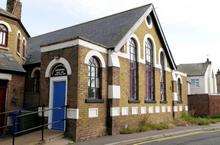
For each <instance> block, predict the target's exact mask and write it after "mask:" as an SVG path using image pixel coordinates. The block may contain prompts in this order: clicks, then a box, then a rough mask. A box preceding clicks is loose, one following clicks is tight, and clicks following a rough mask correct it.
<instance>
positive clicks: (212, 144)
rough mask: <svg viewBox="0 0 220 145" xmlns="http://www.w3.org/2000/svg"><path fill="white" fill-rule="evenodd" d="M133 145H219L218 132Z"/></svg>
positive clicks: (197, 133)
mask: <svg viewBox="0 0 220 145" xmlns="http://www.w3.org/2000/svg"><path fill="white" fill-rule="evenodd" d="M134 145H220V131H205V132H195V133H191V134H187V135H179V136H173V137H165V138H160V139H156V140H151V141H142V142H139V143H136V144H134Z"/></svg>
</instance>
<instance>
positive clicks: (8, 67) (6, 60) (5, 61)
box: [0, 52, 25, 73]
mask: <svg viewBox="0 0 220 145" xmlns="http://www.w3.org/2000/svg"><path fill="white" fill-rule="evenodd" d="M0 70H4V71H13V72H21V73H24V72H25V70H24V68H23V67H22V65H20V64H18V63H17V61H16V60H15V59H14V58H13V56H12V54H11V53H7V52H1V53H0Z"/></svg>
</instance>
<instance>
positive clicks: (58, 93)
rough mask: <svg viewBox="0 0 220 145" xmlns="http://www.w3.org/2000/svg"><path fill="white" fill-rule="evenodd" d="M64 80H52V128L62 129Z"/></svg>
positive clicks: (64, 95) (64, 94)
mask: <svg viewBox="0 0 220 145" xmlns="http://www.w3.org/2000/svg"><path fill="white" fill-rule="evenodd" d="M65 97H66V82H65V81H60V82H54V90H53V108H54V110H53V115H52V123H53V124H52V129H53V130H57V131H64V125H65V121H64V118H65V107H64V106H65Z"/></svg>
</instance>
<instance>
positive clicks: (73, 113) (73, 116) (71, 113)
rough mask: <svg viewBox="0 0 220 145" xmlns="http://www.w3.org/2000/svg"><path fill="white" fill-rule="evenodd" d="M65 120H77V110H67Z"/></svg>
mask: <svg viewBox="0 0 220 145" xmlns="http://www.w3.org/2000/svg"><path fill="white" fill-rule="evenodd" d="M67 118H69V119H79V109H73V108H68V109H67Z"/></svg>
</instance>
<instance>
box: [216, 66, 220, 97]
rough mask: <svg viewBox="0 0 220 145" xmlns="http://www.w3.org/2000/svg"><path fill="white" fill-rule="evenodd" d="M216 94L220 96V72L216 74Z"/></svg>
mask: <svg viewBox="0 0 220 145" xmlns="http://www.w3.org/2000/svg"><path fill="white" fill-rule="evenodd" d="M215 76H216V83H217V93H218V94H220V70H219V69H218V71H217V73H216V75H215Z"/></svg>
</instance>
